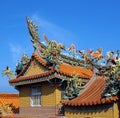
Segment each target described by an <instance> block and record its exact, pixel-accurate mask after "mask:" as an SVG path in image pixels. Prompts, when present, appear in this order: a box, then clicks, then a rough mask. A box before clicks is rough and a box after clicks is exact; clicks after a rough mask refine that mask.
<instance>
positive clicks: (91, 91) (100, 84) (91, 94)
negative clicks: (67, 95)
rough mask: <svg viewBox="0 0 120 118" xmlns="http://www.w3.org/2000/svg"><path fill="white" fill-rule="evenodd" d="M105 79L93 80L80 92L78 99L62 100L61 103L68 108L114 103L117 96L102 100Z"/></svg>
mask: <svg viewBox="0 0 120 118" xmlns="http://www.w3.org/2000/svg"><path fill="white" fill-rule="evenodd" d="M105 83H106V82H105V79H104V78H103V77H97V78H94V81H93V82H91V84H90V85H89V86H88V87H87V88H86V89H85V90H84V91H82V92H81V93H80V94H79V95H78V97H76V98H74V99H72V100H62V101H61V103H63V104H64V105H68V106H88V105H99V104H105V103H110V102H115V101H117V100H118V99H119V98H118V96H112V97H108V98H104V97H103V96H102V95H103V92H104V89H105Z"/></svg>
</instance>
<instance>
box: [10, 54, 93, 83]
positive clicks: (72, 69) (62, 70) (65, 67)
mask: <svg viewBox="0 0 120 118" xmlns="http://www.w3.org/2000/svg"><path fill="white" fill-rule="evenodd" d="M34 59H35V60H36V61H37V62H39V64H40V65H42V66H43V67H45V68H46V70H45V71H44V72H41V73H38V74H32V75H28V76H25V75H24V74H25V72H26V71H27V70H28V68H29V67H30V63H31V62H32V60H34ZM74 74H77V75H78V77H81V78H84V79H88V80H89V79H90V78H91V77H92V75H93V72H92V71H91V70H89V69H85V68H80V67H77V66H72V65H69V64H66V63H62V64H60V65H59V68H58V69H54V68H52V67H48V66H47V63H46V61H45V60H44V59H42V58H40V57H39V56H38V55H37V54H35V53H33V55H32V57H31V59H30V62H28V64H27V65H26V67H25V68H24V69H23V70H22V71H21V73H20V74H19V75H18V76H17V77H16V78H15V79H11V80H9V82H10V83H16V84H15V85H18V84H17V83H18V82H19V83H20V82H23V81H28V80H33V81H34V80H35V79H39V80H40V81H47V80H46V79H45V78H46V77H47V79H48V76H49V77H50V76H53V77H50V79H52V78H54V77H56V78H59V79H67V77H72V76H73V75H74ZM55 75H56V76H55ZM60 75H61V76H60ZM40 78H41V79H40ZM42 78H44V79H42ZM19 85H20V84H19Z"/></svg>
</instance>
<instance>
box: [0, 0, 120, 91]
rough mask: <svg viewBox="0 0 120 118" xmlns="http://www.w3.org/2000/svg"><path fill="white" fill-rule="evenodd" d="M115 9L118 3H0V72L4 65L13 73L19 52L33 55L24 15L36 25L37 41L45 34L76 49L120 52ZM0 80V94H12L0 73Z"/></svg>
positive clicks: (34, 0)
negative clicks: (74, 46) (100, 48)
mask: <svg viewBox="0 0 120 118" xmlns="http://www.w3.org/2000/svg"><path fill="white" fill-rule="evenodd" d="M119 6H120V1H119V0H20V1H17V0H1V1H0V28H1V29H0V46H1V47H0V54H1V58H0V72H2V70H4V69H5V68H6V66H9V67H10V68H11V69H12V70H14V69H15V66H16V63H17V61H18V60H19V59H20V58H21V56H22V54H23V53H26V54H27V55H28V56H29V57H30V56H31V55H32V53H33V47H32V43H31V41H30V35H29V33H28V30H27V24H26V16H28V17H30V18H31V19H32V20H33V21H34V22H35V23H36V24H37V25H39V33H40V38H41V41H43V34H44V33H45V34H46V35H47V36H48V38H49V39H54V40H56V41H57V42H58V43H63V44H64V45H66V46H67V47H69V46H70V44H71V43H74V44H75V45H76V48H77V49H80V50H85V49H86V48H88V49H91V48H92V49H94V50H96V49H97V48H99V47H102V48H103V52H104V53H105V52H107V51H109V50H117V49H120V46H119V45H120V7H119ZM0 79H1V83H0V92H16V90H15V89H14V87H11V86H10V85H9V83H8V78H7V77H2V75H1V74H0Z"/></svg>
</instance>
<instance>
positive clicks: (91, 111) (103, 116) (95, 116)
mask: <svg viewBox="0 0 120 118" xmlns="http://www.w3.org/2000/svg"><path fill="white" fill-rule="evenodd" d="M99 107H100V108H98V107H94V108H93V107H91V108H87V107H86V108H85V107H84V109H82V107H81V109H77V108H74V107H71V108H65V116H66V117H68V118H119V116H118V114H119V113H118V107H117V106H113V107H109V106H107V105H106V108H105V107H103V106H99Z"/></svg>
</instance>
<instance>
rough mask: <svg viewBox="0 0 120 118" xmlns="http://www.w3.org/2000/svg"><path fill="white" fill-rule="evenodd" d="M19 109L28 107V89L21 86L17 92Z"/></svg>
mask: <svg viewBox="0 0 120 118" xmlns="http://www.w3.org/2000/svg"><path fill="white" fill-rule="evenodd" d="M19 97H20V107H28V106H30V87H29V86H22V87H21V88H20V90H19Z"/></svg>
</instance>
